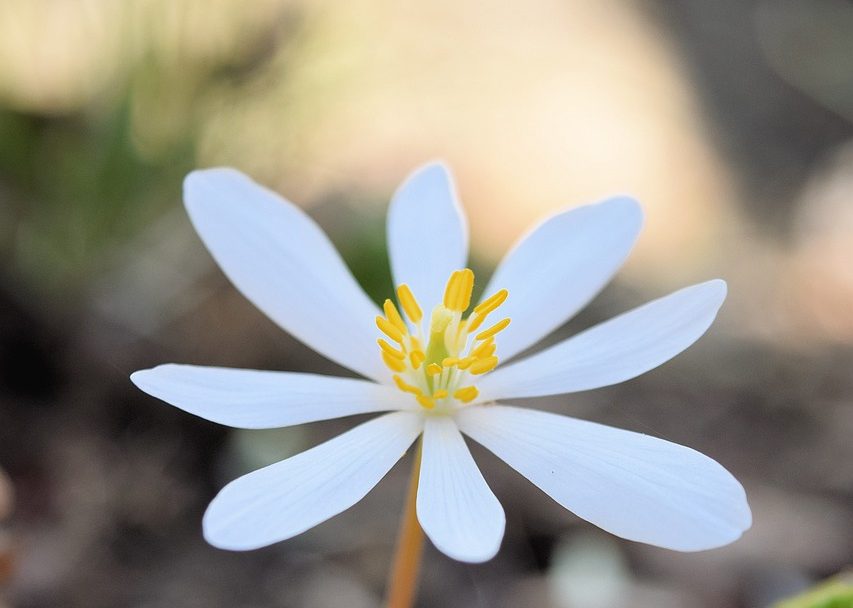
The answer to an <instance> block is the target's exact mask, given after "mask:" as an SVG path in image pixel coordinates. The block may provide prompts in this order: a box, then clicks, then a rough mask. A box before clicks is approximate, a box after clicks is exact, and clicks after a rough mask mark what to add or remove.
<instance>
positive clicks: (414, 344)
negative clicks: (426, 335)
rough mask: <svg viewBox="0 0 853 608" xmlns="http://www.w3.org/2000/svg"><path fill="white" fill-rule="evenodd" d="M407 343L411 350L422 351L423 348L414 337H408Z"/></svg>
mask: <svg viewBox="0 0 853 608" xmlns="http://www.w3.org/2000/svg"><path fill="white" fill-rule="evenodd" d="M409 341H410V343H411V346H412V350H423V349H424V347H423V345H421V341H420V340H418V339H417V338H416V337H415V336H409Z"/></svg>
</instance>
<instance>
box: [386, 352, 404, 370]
mask: <svg viewBox="0 0 853 608" xmlns="http://www.w3.org/2000/svg"><path fill="white" fill-rule="evenodd" d="M382 360H383V361H385V365H387V366H388V367H389V368H390V369H391V371H394V372H403V371H406V364H405V363H403V362H402V361H401V360H400V359H398V358H397V357H392V356H391V355H389V354H388V353H386V352H385V351H384V350H383V351H382Z"/></svg>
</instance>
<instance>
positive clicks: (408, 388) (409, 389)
mask: <svg viewBox="0 0 853 608" xmlns="http://www.w3.org/2000/svg"><path fill="white" fill-rule="evenodd" d="M393 378H394V384H396V385H397V388H399V389H400V390H401V391H403V392H406V393H412V394H413V395H422V394H423V392H422V391H421V389H419V388H418V387H417V386H412V385H411V384H408V383H407V382H406V381H405V380H403V379H402V378H401V377H400V376H398V375H397V374H394V376H393Z"/></svg>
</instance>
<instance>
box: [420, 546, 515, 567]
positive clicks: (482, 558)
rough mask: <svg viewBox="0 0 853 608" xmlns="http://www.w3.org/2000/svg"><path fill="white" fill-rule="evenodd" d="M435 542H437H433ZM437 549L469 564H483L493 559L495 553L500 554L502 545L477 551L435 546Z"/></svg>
mask: <svg viewBox="0 0 853 608" xmlns="http://www.w3.org/2000/svg"><path fill="white" fill-rule="evenodd" d="M433 544H435V543H433ZM435 548H436V549H438V550H439V551H441V552H442V553H444V554H445V555H446V556H447V557H449V558H451V559H455V560H456V561H457V562H465V563H467V564H482V563H485V562H487V561H489V560H490V559H492V558H493V557H494V556H495V555H497V554H498V551H499V550H500V548H501V546H500V544H498V545H497V546H496V547H493V548H489V549H486V550H477V551H470V552H469V551H454V550H453V549H449V548H443V547H439V546H438V545H436V546H435Z"/></svg>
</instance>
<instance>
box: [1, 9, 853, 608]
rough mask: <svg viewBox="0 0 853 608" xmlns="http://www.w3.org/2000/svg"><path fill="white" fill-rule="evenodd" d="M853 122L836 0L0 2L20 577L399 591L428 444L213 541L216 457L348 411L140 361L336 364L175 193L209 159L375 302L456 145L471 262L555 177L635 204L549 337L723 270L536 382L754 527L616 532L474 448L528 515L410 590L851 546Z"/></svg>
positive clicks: (815, 555) (262, 597) (281, 594)
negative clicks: (560, 388) (637, 216)
mask: <svg viewBox="0 0 853 608" xmlns="http://www.w3.org/2000/svg"><path fill="white" fill-rule="evenodd" d="M851 121H853V5H851V3H850V2H847V1H842V0H813V1H809V2H805V1H804V2H794V1H781V2H777V1H771V0H767V1H756V0H749V1H743V0H720V1H718V2H703V1H702V0H685V1H683V2H678V3H675V2H654V1H651V0H649V1H645V0H635V1H619V2H617V1H615V0H604V1H600V2H582V1H580V0H534V1H531V2H524V3H521V2H517V3H512V2H487V1H485V0H480V1H477V0H472V1H470V2H455V1H451V0H437V1H433V2H408V1H405V2H390V1H378V2H368V1H367V0H350V1H349V2H343V1H340V2H333V1H326V0H321V1H315V2H308V1H306V0H301V1H300V0H253V1H251V2H239V1H237V0H182V1H178V2H175V1H171V0H121V1H117V0H0V469H2V470H0V520H2V521H0V606H2V607H3V608H41V607H56V606H63V607H67V608H76V607H86V608H100V607H104V608H111V607H115V608H123V607H145V608H160V607H164V608H165V607H174V606H181V607H196V606H198V607H202V606H203V607H206V608H213V607H229V608H262V607H271V606H276V607H291V606H293V607H310V608H323V607H331V606H347V607H350V608H360V607H370V606H376V605H378V603H379V601H380V599H381V596H382V590H383V586H384V582H385V572H386V569H387V566H388V564H389V560H390V557H391V551H392V544H393V538H394V534H395V531H396V528H397V523H398V517H399V512H400V509H401V506H402V502H403V495H404V488H405V483H406V479H407V476H408V469H409V459H408V458H407V459H404V461H403V462H401V463H400V464H399V465H398V466H397V467H396V468H395V469H394V470H393V471H392V472H391V473H390V474H389V476H388V477H387V478H386V479H385V480H384V481H383V482H382V483H381V484H380V485H379V486H378V487H377V488H376V489H375V490H374V491H373V492H372V493H371V494H370V495H369V496H368V497H367V498H366V499H365V500H364V501H363V502H362V503H360V504H359V505H357V506H356V507H354V508H353V509H351V510H350V511H348V512H346V513H345V514H343V515H341V516H339V517H336V518H334V519H333V520H331V521H329V522H327V523H325V524H323V525H321V526H319V527H317V528H315V529H314V530H312V531H310V532H308V533H306V534H304V535H302V536H300V537H297V538H296V539H293V540H291V541H288V542H285V543H281V544H279V545H276V546H273V547H270V548H267V549H264V550H260V551H255V552H250V553H228V552H224V551H219V550H216V549H214V548H212V547H210V546H208V545H206V544H205V543H204V541H203V540H202V538H201V530H200V522H201V515H202V513H203V510H204V508H205V506H206V504H207V503H208V501H209V500H210V499H211V498H212V497H213V495H214V494H215V492H216V490H217V489H218V488H220V487H221V486H222V485H224V484H225V483H226V482H227V481H229V480H230V479H232V478H234V477H236V476H237V475H239V474H241V473H243V472H246V471H248V470H250V469H253V468H255V467H258V466H260V465H264V464H268V463H271V462H274V461H276V460H278V459H280V458H283V457H285V456H287V455H290V454H293V453H296V452H298V451H301V450H303V449H305V448H307V447H310V446H312V445H315V444H317V443H318V442H320V441H322V440H324V439H325V438H327V437H330V436H332V435H334V434H336V433H338V432H340V431H341V430H343V429H345V428H348V427H349V426H351V425H352V424H353V422H354V421H353V420H352V419H348V420H343V421H331V422H324V423H316V424H311V425H307V426H303V427H299V428H293V429H285V430H277V431H252V432H249V431H235V430H230V429H226V428H222V427H219V426H216V425H214V424H212V423H208V422H206V421H203V420H201V419H197V418H194V417H192V416H190V415H188V414H184V413H182V412H180V411H178V410H177V409H174V408H171V407H170V406H167V405H165V404H163V403H161V402H159V401H157V400H155V399H153V398H150V397H148V396H146V395H144V394H143V393H141V392H139V391H138V390H136V389H135V388H134V387H133V386H132V385H131V384H130V382H129V380H128V375H129V374H130V373H131V372H132V371H134V370H136V369H139V368H143V367H149V366H151V365H154V364H157V363H162V362H186V363H197V364H215V365H227V366H235V367H253V368H260V369H288V370H310V371H320V372H323V373H346V372H343V371H342V370H341V369H339V368H336V367H335V366H334V365H333V364H331V363H329V362H327V361H325V360H323V359H322V358H321V357H319V356H318V355H316V354H314V353H312V352H311V351H310V350H309V349H308V348H306V347H304V346H302V345H301V344H299V343H297V342H296V341H295V340H293V339H292V338H290V337H289V336H288V335H286V334H285V333H284V332H281V331H279V330H278V329H277V328H276V327H275V326H274V325H273V324H272V322H270V321H269V320H267V319H266V318H264V317H263V316H262V315H261V314H260V313H259V312H258V311H257V310H255V309H254V308H253V307H252V305H251V304H249V303H248V302H246V301H245V300H244V299H243V298H242V297H241V296H240V295H239V294H238V293H237V292H236V291H235V290H234V289H233V288H232V287H231V286H230V285H229V284H228V282H227V280H226V279H225V278H224V276H223V275H222V274H221V272H220V271H219V270H218V269H217V268H216V267H215V265H214V264H213V262H212V260H211V258H210V256H209V255H208V253H207V252H206V251H205V249H204V247H203V246H202V244H201V242H200V240H199V239H198V238H197V236H196V235H195V234H194V232H193V230H192V228H191V226H190V224H189V222H188V220H187V217H186V215H185V213H184V210H183V207H182V204H181V180H182V178H183V176H184V175H185V174H186V173H187V172H188V171H190V170H191V169H193V168H195V167H208V166H213V165H234V166H236V167H239V168H240V169H242V170H243V171H245V172H247V173H249V174H250V175H252V176H253V177H254V178H255V179H257V180H259V181H261V182H262V183H264V184H266V185H268V186H270V187H272V188H274V189H276V190H279V191H280V192H282V193H284V194H285V195H286V196H287V197H288V198H290V199H291V200H293V201H295V202H296V203H298V204H300V205H302V206H304V208H305V209H306V210H307V211H308V213H309V214H311V215H312V216H313V217H314V218H316V219H317V221H318V222H319V223H320V224H321V225H322V227H323V228H324V229H325V230H327V231H328V232H329V234H330V235H331V237H332V239H333V240H334V241H335V243H336V244H337V245H338V246H339V247H340V248H341V251H342V253H343V255H344V257H345V258H346V260H347V261H348V262H349V264H350V265H351V267H352V269H353V272H354V273H355V274H356V276H357V278H358V279H359V280H360V281H361V282H362V284H363V285H364V286H365V288H366V289H367V290H368V292H369V293H370V295H371V296H372V297H374V298H376V299H381V298H384V297H386V296H387V295H388V294H390V293H391V291H390V290H391V283H390V274H389V270H388V264H387V261H386V258H385V243H384V212H385V208H386V205H387V201H388V199H389V196H390V194H391V193H392V191H393V189H394V188H395V186H396V185H397V184H398V183H399V182H400V181H401V180H402V179H403V178H404V177H405V175H406V174H407V173H408V172H409V171H410V170H412V169H413V168H415V167H416V166H418V165H420V164H421V163H423V162H425V161H427V160H430V159H433V158H443V159H445V160H446V161H447V162H448V163H449V164H450V165H451V166H452V168H453V169H454V172H455V174H456V176H457V180H458V186H459V190H460V194H461V197H462V200H463V202H464V204H465V207H466V209H467V211H468V214H469V218H470V224H471V229H472V246H473V256H474V265H475V268H476V269H478V270H479V271H481V272H483V273H487V272H489V271H490V270H491V269H492V268H493V267H494V265H495V264H496V262H497V261H498V260H499V258H500V255H501V254H502V252H503V251H504V250H505V249H506V248H507V247H508V246H509V245H511V243H512V242H513V241H514V239H516V238H517V237H518V236H519V235H520V233H521V232H522V230H523V229H524V227H525V226H526V225H527V224H529V223H530V222H533V221H534V220H535V219H536V218H537V217H539V216H541V215H543V214H546V213H548V212H550V211H553V210H554V209H557V208H560V207H563V206H566V205H576V204H583V203H587V202H592V201H594V200H597V199H599V198H602V197H605V196H608V195H612V194H617V193H630V194H633V195H634V196H636V197H638V198H639V199H640V200H641V201H642V203H643V205H644V208H645V211H646V217H647V219H646V228H645V230H644V232H643V234H642V236H641V239H640V241H639V243H638V245H637V248H636V249H635V251H634V254H633V255H632V257H631V259H630V260H629V262H628V264H627V265H626V267H625V268H624V269H623V271H622V272H621V273H620V274H619V276H618V278H617V279H616V281H615V282H614V283H613V284H612V285H611V286H609V287H608V288H607V289H606V290H605V291H604V292H603V293H602V295H601V296H600V297H599V298H597V299H596V300H595V302H594V303H593V305H592V306H591V307H590V308H589V309H588V310H587V311H586V312H584V313H583V314H582V315H580V317H579V318H577V319H574V320H573V321H571V322H570V323H569V325H568V326H567V327H565V328H563V329H562V330H561V331H560V332H559V334H558V336H557V337H560V336H566V335H569V334H571V333H572V332H574V331H577V330H578V329H579V328H583V327H586V326H588V325H589V324H591V323H594V322H596V321H598V320H602V319H604V318H606V317H608V316H610V315H612V314H615V313H618V312H622V311H624V310H627V309H629V308H631V307H634V306H636V305H639V304H641V303H643V302H645V301H646V300H648V299H651V298H655V297H658V296H661V295H664V294H666V293H668V292H669V291H672V290H674V289H676V288H678V287H681V286H684V285H687V284H690V283H695V282H699V281H703V280H706V279H710V278H713V277H722V278H725V279H726V280H727V281H728V282H729V290H730V295H729V298H728V301H727V303H726V305H725V307H724V308H723V311H722V313H721V315H720V317H719V318H718V321H717V323H716V324H715V325H714V326H713V328H712V330H711V331H710V332H709V334H708V335H707V336H706V337H704V338H703V339H702V340H700V341H699V343H697V345H696V346H694V347H693V348H691V349H690V350H689V351H688V352H687V353H685V354H684V355H682V356H680V357H678V358H676V359H675V360H673V361H672V362H670V363H668V364H666V365H665V366H663V367H662V368H659V369H657V370H655V371H653V372H651V373H649V374H646V375H645V376H643V377H641V378H639V379H637V380H633V381H631V382H628V383H625V384H623V385H618V386H615V387H612V388H607V389H603V390H598V391H593V392H589V393H580V394H574V395H568V396H564V397H559V398H549V399H544V400H538V403H536V404H535V405H536V406H537V407H541V408H544V409H550V410H552V411H557V412H562V413H566V414H571V415H576V416H579V417H582V418H587V419H592V420H596V421H599V422H605V423H608V424H612V425H616V426H620V427H623V428H629V429H632V430H637V431H641V432H646V433H650V434H654V435H657V436H661V437H665V438H668V439H670V440H673V441H676V442H679V443H684V444H687V445H689V446H692V447H694V448H696V449H699V450H700V451H702V452H704V453H706V454H708V455H710V456H712V457H714V458H715V459H717V460H719V461H720V462H721V463H722V464H723V465H725V466H726V467H727V468H729V469H730V470H731V471H732V472H733V473H735V475H736V476H737V477H738V478H739V479H741V480H742V481H743V482H744V485H745V486H746V488H747V492H748V494H749V497H750V502H751V505H752V508H753V512H754V517H755V525H754V527H753V529H752V530H750V531H749V532H748V533H747V534H746V535H745V536H744V538H743V539H741V540H740V541H739V542H737V543H735V544H734V545H731V546H729V547H727V548H724V549H719V550H715V551H711V552H706V553H699V554H680V553H673V552H668V551H665V550H662V549H655V548H652V547H647V546H643V545H638V544H632V543H627V542H622V541H620V540H618V539H616V538H614V537H611V536H609V535H607V534H606V533H604V532H601V531H599V530H597V529H596V528H594V527H592V526H591V525H589V524H586V523H584V522H581V521H579V520H578V519H577V518H575V517H574V516H572V515H570V514H568V513H566V512H565V511H563V510H562V509H561V508H560V507H558V506H557V505H556V504H555V503H553V502H552V501H550V499H548V498H547V497H545V496H544V495H543V494H542V493H541V492H539V490H537V489H536V488H534V487H533V486H531V485H530V484H529V483H528V482H527V481H526V480H525V479H523V478H522V477H520V476H519V475H517V474H515V473H514V472H513V471H511V470H510V469H509V468H508V467H506V466H505V465H503V464H502V463H499V462H498V461H497V459H496V458H495V457H493V456H492V455H491V454H490V453H488V452H486V451H485V450H483V449H481V448H479V446H476V445H472V450H473V452H474V456H475V458H476V459H477V461H478V462H479V463H480V464H481V465H482V467H483V469H484V472H485V476H486V478H487V479H488V480H489V483H490V484H491V486H492V488H493V489H494V491H495V493H496V494H497V495H498V497H499V498H500V499H501V501H502V502H503V504H504V506H505V509H506V512H507V518H508V525H507V536H506V539H505V541H504V545H503V548H502V550H501V552H500V554H499V555H498V556H497V557H496V558H495V559H494V560H493V561H491V562H489V563H486V564H483V565H476V566H472V565H464V564H459V563H456V562H453V561H451V560H450V559H448V558H446V557H444V556H443V555H441V554H440V553H438V552H437V551H435V550H434V549H432V548H428V549H427V552H426V555H425V571H424V575H423V580H422V586H421V595H420V600H419V606H422V607H427V606H442V607H445V606H446V607H451V608H453V607H461V606H484V607H486V606H488V607H492V606H495V607H530V606H543V607H554V608H606V607H609V606H633V607H640V608H644V607H649V608H652V607H655V608H669V607H679V606H690V607H699V608H703V607H723V608H736V607H753V606H757V607H761V606H770V605H772V604H773V603H774V602H776V601H778V600H779V599H781V598H784V597H787V596H789V595H792V594H795V593H797V592H799V591H801V590H803V589H806V588H808V587H809V586H810V585H812V584H814V583H815V582H816V581H819V580H821V579H823V578H825V577H828V576H831V575H834V574H836V573H838V572H840V571H843V570H844V568H845V567H846V566H848V565H850V564H851V563H853V524H851V522H853V440H851V438H853V405H851V399H853V374H851V364H853V200H852V199H853V124H851ZM479 276H480V281H481V282H482V283H483V284H484V279H485V277H484V276H483V275H479ZM838 605H839V606H841V604H838Z"/></svg>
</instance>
